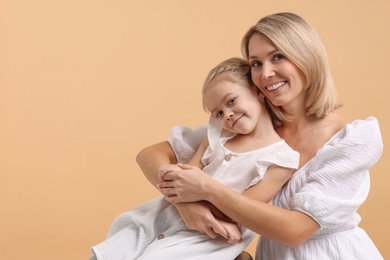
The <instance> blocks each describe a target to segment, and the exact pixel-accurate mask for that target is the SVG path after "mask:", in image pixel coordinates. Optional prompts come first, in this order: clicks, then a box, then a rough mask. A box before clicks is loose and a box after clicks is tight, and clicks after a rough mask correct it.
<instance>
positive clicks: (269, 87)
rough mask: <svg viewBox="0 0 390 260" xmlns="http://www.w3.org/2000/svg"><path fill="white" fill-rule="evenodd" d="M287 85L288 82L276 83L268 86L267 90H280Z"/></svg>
mask: <svg viewBox="0 0 390 260" xmlns="http://www.w3.org/2000/svg"><path fill="white" fill-rule="evenodd" d="M286 83H287V81H283V82H279V83H276V84H274V85H271V86H268V87H267V90H275V89H277V88H280V87H281V86H284V84H286Z"/></svg>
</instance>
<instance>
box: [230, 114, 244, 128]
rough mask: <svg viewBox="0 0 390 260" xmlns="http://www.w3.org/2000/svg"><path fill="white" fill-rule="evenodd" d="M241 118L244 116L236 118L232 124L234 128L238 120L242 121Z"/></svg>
mask: <svg viewBox="0 0 390 260" xmlns="http://www.w3.org/2000/svg"><path fill="white" fill-rule="evenodd" d="M241 117H242V115H241V116H239V117H238V118H236V119H235V120H234V121H233V123H232V127H234V126H235V125H236V123H237V122H238V120H240V119H241Z"/></svg>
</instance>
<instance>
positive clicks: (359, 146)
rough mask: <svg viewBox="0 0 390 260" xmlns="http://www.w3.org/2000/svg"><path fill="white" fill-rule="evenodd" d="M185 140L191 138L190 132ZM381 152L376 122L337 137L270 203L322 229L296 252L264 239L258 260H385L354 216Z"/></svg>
mask: <svg viewBox="0 0 390 260" xmlns="http://www.w3.org/2000/svg"><path fill="white" fill-rule="evenodd" d="M198 136H199V133H198ZM186 137H187V138H188V137H190V134H189V133H188V132H187V133H186ZM185 142H186V143H191V142H192V141H191V140H188V139H186V141H185ZM171 144H174V142H171ZM185 146H186V145H185V144H183V142H182V141H181V146H175V145H172V147H174V149H175V152H176V156H178V157H179V160H181V159H184V158H180V155H181V154H182V152H183V151H182V150H181V149H182V148H183V147H185ZM382 150H383V144H382V139H381V133H380V129H379V125H378V122H377V120H376V119H375V118H374V117H369V118H367V119H366V120H355V121H353V122H352V123H351V124H347V125H346V126H345V127H344V128H343V129H342V130H340V131H339V132H338V133H336V134H335V135H334V136H333V137H332V138H331V139H330V140H329V141H328V142H327V143H326V144H325V145H324V146H323V147H322V148H321V149H319V150H318V152H317V154H316V155H315V157H314V158H312V159H311V160H310V161H309V162H308V163H307V164H306V165H304V166H303V167H301V168H300V169H299V170H298V171H297V172H295V173H294V175H293V176H292V178H291V180H290V181H289V182H288V183H287V184H286V185H285V186H284V187H283V189H282V190H281V192H279V193H278V194H277V195H276V196H275V197H274V199H273V200H272V201H271V203H272V204H274V205H276V206H279V207H282V208H285V209H289V210H298V211H301V212H304V213H305V214H307V215H309V216H311V217H312V218H313V219H314V220H315V221H316V222H318V224H319V225H320V227H321V229H320V230H319V231H318V232H317V233H316V234H315V235H314V236H313V237H311V238H310V239H308V240H307V241H306V242H305V243H303V244H302V245H301V246H299V247H298V248H291V247H288V246H286V245H282V244H280V243H278V242H275V241H272V240H270V239H268V238H266V237H262V238H261V239H260V240H259V244H258V247H257V254H256V259H266V260H268V259H299V260H304V259H321V260H326V259H332V260H335V259H340V260H341V259H342V260H345V259H347V260H349V259H351V260H352V259H353V260H355V259H365V260H366V259H370V260H371V259H383V257H382V256H381V254H380V252H379V251H378V250H377V248H376V247H375V245H374V243H373V242H372V241H371V239H370V238H369V236H368V235H367V234H366V232H365V231H364V230H362V229H361V228H360V227H358V224H359V222H360V220H361V218H360V216H359V214H358V213H357V212H356V211H357V209H358V208H359V206H360V205H361V204H362V203H363V202H364V201H365V200H366V198H367V195H368V192H369V189H370V177H369V172H368V169H369V168H370V167H371V166H373V165H374V164H375V163H376V162H377V161H378V160H379V158H380V156H381V153H382Z"/></svg>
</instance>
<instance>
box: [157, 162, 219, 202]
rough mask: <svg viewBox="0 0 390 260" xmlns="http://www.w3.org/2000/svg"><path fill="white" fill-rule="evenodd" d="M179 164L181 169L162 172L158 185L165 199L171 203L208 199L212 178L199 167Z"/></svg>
mask: <svg viewBox="0 0 390 260" xmlns="http://www.w3.org/2000/svg"><path fill="white" fill-rule="evenodd" d="M178 166H179V167H180V170H175V169H173V168H170V169H172V171H167V172H165V173H164V174H161V177H160V183H159V184H158V186H157V187H158V189H159V190H160V191H161V193H162V194H163V195H164V197H165V199H166V200H167V201H169V202H171V203H179V202H194V201H200V200H206V197H207V193H208V191H209V190H210V188H208V185H209V184H210V183H212V181H213V180H212V178H211V177H210V176H208V175H207V174H206V173H204V172H203V171H202V170H200V169H199V168H198V167H195V166H191V165H188V164H178Z"/></svg>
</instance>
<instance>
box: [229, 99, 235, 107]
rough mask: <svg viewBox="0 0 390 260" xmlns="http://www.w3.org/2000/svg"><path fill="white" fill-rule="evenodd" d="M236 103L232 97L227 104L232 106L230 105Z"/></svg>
mask: <svg viewBox="0 0 390 260" xmlns="http://www.w3.org/2000/svg"><path fill="white" fill-rule="evenodd" d="M235 103H236V98H232V99H229V100H228V105H229V106H232V105H234V104H235Z"/></svg>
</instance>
